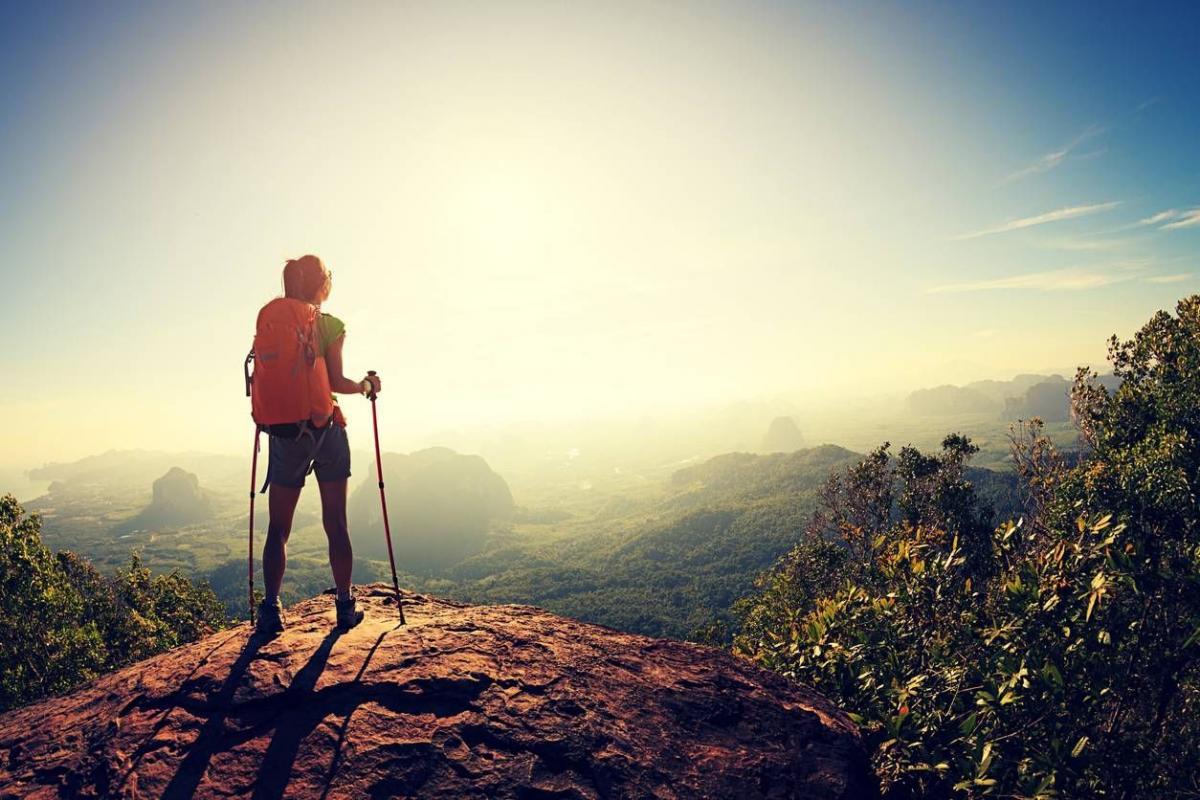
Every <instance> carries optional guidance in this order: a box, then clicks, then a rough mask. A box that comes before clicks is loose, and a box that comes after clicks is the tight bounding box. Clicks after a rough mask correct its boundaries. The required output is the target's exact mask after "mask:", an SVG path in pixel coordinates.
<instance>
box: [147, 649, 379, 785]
mask: <svg viewBox="0 0 1200 800" xmlns="http://www.w3.org/2000/svg"><path fill="white" fill-rule="evenodd" d="M390 630H391V629H389V630H385V631H383V632H382V633H380V634H379V638H378V639H376V640H375V643H374V645H372V646H371V649H370V651H369V652H368V653H367V656H366V658H364V659H363V663H362V666H361V667H360V668H359V670H358V674H357V675H355V677H354V681H353V683H358V682H359V681H360V680H361V679H362V676H363V674H364V673H365V672H366V670H367V666H368V665H369V664H370V662H371V658H372V657H373V656H374V655H375V651H376V650H378V649H379V645H380V644H381V643H382V642H383V639H384V637H385V636H387V634H388V633H389V632H390ZM341 635H342V631H340V630H338V629H336V628H335V629H333V630H332V631H330V632H329V634H328V635H327V636H326V637H325V638H324V639H322V640H321V644H320V645H319V646H318V647H317V649H316V650H315V651H314V652H313V654H312V655H311V656H310V657H309V659H308V661H307V662H306V663H305V664H304V666H303V667H301V668H300V671H299V672H297V673H296V676H295V677H294V678H293V679H292V682H291V684H290V685H289V686H288V688H287V689H285V690H284V691H283V692H282V693H281V694H279V695H275V696H274V697H272V698H269V699H266V700H265V701H264V700H260V701H258V702H257V703H255V702H254V701H251V702H250V703H249V704H247V705H253V706H255V708H253V709H251V710H250V714H251V715H253V716H258V715H260V714H261V715H262V716H264V717H266V718H265V719H264V720H263V721H262V722H261V723H258V724H253V723H252V724H249V725H247V726H239V727H237V728H234V729H230V728H228V727H227V726H226V724H225V722H226V719H227V718H228V717H229V716H230V714H231V713H235V714H236V713H238V712H237V711H235V710H234V708H233V700H234V696H235V694H236V693H237V688H238V686H239V685H240V684H241V681H242V678H243V677H244V675H245V674H246V670H247V668H248V667H249V666H250V663H251V662H252V661H254V659H255V657H256V656H257V655H258V650H259V648H260V647H261V646H262V644H263V640H262V639H260V638H259V637H258V636H251V637H250V639H249V640H248V641H247V642H246V646H245V648H244V649H243V650H242V652H241V654H240V655H239V656H238V658H237V661H235V662H234V663H233V666H232V667H231V668H230V670H229V675H228V676H227V677H226V678H225V682H224V683H223V684H222V685H221V689H220V690H219V691H218V692H217V694H216V695H215V696H214V697H213V698H212V700H211V701H210V703H209V706H210V708H211V709H212V711H211V713H210V714H209V716H208V718H207V719H206V720H205V723H204V727H203V728H201V730H200V733H199V734H198V735H197V736H196V738H195V740H194V741H193V742H192V744H191V746H190V747H189V748H188V751H187V754H186V755H185V756H184V758H183V761H182V762H181V763H180V764H179V767H178V769H176V771H175V774H174V776H172V778H171V781H170V783H169V784H167V788H166V789H165V790H164V791H163V794H162V797H163V798H164V800H189V799H190V798H191V797H192V796H193V795H194V794H195V792H196V789H197V787H198V786H199V785H200V782H201V781H202V780H203V779H204V774H205V772H206V771H207V770H208V767H209V765H210V764H211V762H212V759H213V756H215V755H216V754H217V753H219V752H224V751H227V750H231V749H233V748H235V747H237V746H238V745H241V744H244V743H245V742H248V741H250V740H252V739H255V738H257V737H259V736H261V735H262V734H263V732H264V729H268V730H269V729H273V730H274V734H273V735H272V737H271V742H270V744H268V745H267V751H266V753H265V754H264V755H263V760H262V764H261V765H260V767H259V770H258V777H257V779H256V781H255V788H254V797H255V798H271V799H272V800H274V799H275V798H282V797H283V796H284V791H285V790H286V789H287V785H288V781H289V780H290V778H291V773H292V767H293V765H294V764H295V762H296V756H297V754H298V753H299V750H300V745H301V743H302V742H303V741H304V739H305V738H306V737H307V736H308V735H309V734H310V733H312V731H313V730H315V729H316V727H317V726H318V725H320V724H321V721H322V720H324V719H325V718H326V717H327V716H328V714H329V713H330V712H331V711H337V712H341V713H343V714H344V719H343V721H342V726H341V730H340V732H339V736H338V742H337V746H336V748H335V750H334V754H333V758H332V760H331V762H330V766H329V771H328V772H327V773H326V775H325V789H324V791H325V793H328V791H329V786H330V784H331V783H332V781H333V778H334V776H335V774H336V772H337V767H338V765H339V762H340V760H341V750H342V745H343V743H344V740H345V733H346V727H347V726H348V725H349V722H350V716H351V715H352V714H353V713H354V710H355V708H356V707H357V706H358V705H359V704H361V703H362V702H363V701H364V700H365V699H367V698H365V697H362V696H358V695H355V693H353V692H345V691H342V690H341V687H326V688H325V689H322V690H321V691H320V692H316V691H314V689H315V687H316V685H317V681H318V679H319V678H320V677H321V673H322V672H323V671H324V670H325V665H326V663H327V662H328V661H329V654H330V652H331V651H332V650H333V645H334V642H336V641H337V640H338V639H339V638H340V637H341ZM325 692H330V693H331V697H330V698H327V700H326V701H321V700H318V699H317V696H318V695H322V694H324V693H325ZM247 721H249V720H247Z"/></svg>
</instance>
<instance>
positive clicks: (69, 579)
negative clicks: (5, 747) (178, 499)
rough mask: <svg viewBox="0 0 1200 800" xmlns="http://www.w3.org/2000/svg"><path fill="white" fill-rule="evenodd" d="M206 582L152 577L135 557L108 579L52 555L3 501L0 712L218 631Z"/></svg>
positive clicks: (82, 563)
mask: <svg viewBox="0 0 1200 800" xmlns="http://www.w3.org/2000/svg"><path fill="white" fill-rule="evenodd" d="M227 624H228V620H227V619H226V616H225V611H224V606H223V605H222V604H221V603H220V601H219V600H218V599H217V597H216V595H214V594H213V592H212V590H211V589H210V588H209V587H208V585H207V584H200V585H197V584H194V583H192V582H191V581H189V580H188V579H187V578H185V577H182V576H181V575H179V574H177V573H174V572H172V573H170V574H166V575H151V574H150V571H149V570H148V569H146V568H145V567H143V566H142V564H141V560H140V559H139V557H138V555H137V553H133V554H132V555H131V556H130V561H129V566H128V567H127V568H125V569H122V570H120V571H118V572H117V574H116V575H114V576H105V575H102V574H100V573H99V572H98V571H97V570H96V569H95V567H93V566H92V565H91V564H90V563H89V562H87V561H86V560H84V559H83V558H80V557H79V556H78V555H76V554H74V553H71V552H67V551H64V552H60V553H52V552H51V551H50V550H49V549H48V548H47V547H46V546H45V545H44V544H42V539H41V522H40V520H39V518H38V517H37V516H36V515H33V516H27V515H26V514H25V512H24V510H23V509H22V508H21V506H20V505H19V504H18V503H17V501H16V499H14V498H13V497H12V496H11V495H7V496H5V497H3V498H0V631H3V632H4V633H3V635H0V711H5V710H7V709H9V708H12V707H14V706H18V705H22V704H24V703H29V702H31V701H33V700H37V699H38V698H41V697H44V696H46V695H50V694H57V693H60V692H65V691H67V690H69V689H71V688H73V687H75V686H77V685H79V684H80V683H82V682H84V681H87V680H90V679H91V678H94V677H96V676H97V675H101V674H103V673H105V672H109V671H111V670H114V669H117V668H119V667H123V666H125V665H127V664H131V663H133V662H135V661H139V660H141V659H143V658H146V657H148V656H151V655H154V654H155V653H160V652H162V651H164V650H168V649H170V648H172V647H176V646H178V645H180V644H183V643H185V642H190V641H194V640H196V639H198V638H200V637H201V636H204V635H207V634H208V633H211V632H212V631H214V630H218V629H220V628H223V627H225V626H226V625H227Z"/></svg>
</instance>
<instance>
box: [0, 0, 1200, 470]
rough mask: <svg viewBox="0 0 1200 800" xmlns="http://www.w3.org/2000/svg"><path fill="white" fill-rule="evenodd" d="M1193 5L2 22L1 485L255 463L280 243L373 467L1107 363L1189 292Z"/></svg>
mask: <svg viewBox="0 0 1200 800" xmlns="http://www.w3.org/2000/svg"><path fill="white" fill-rule="evenodd" d="M168 6H169V7H168ZM1198 14H1200V12H1198V11H1197V10H1196V6H1195V5H1183V4H1181V5H1179V6H1178V7H1176V8H1174V9H1172V8H1171V7H1170V6H1169V5H1167V4H1156V5H1155V6H1153V7H1143V6H1142V5H1140V4H1129V3H1119V4H1112V5H1109V4H1097V3H1093V2H1089V3H1086V4H1078V5H1072V4H1067V3H1054V4H1045V3H1029V4H1014V3H978V4H963V3H946V4H928V3H907V2H906V3H895V4H890V5H883V4H859V3H846V4H837V5H836V7H835V4H825V5H823V6H817V7H813V6H808V5H804V4H782V3H781V4H773V3H772V4H747V3H738V4H733V3H731V4H728V5H710V4H700V3H687V4H685V3H662V4H653V3H647V2H638V3H631V4H627V5H626V4H621V3H592V4H585V3H581V2H580V3H574V2H566V3H550V2H546V3H536V4H528V5H526V4H508V3H473V4H463V5H459V4H454V3H448V2H436V3H418V4H412V5H401V4H399V3H386V4H382V3H381V4H378V5H376V4H352V3H321V4H313V5H305V4H299V3H258V4H246V3H229V4H226V3H217V2H205V3H188V4H183V3H176V4H152V3H128V4H127V3H119V2H106V3H84V2H79V3H56V2H46V3H27V4H22V5H20V6H18V5H17V4H9V5H7V6H6V7H5V10H4V19H3V24H2V25H0V175H2V176H3V180H2V182H0V268H2V269H3V278H4V290H3V292H2V293H0V319H3V325H4V331H5V333H6V336H5V341H6V343H7V346H6V347H5V348H4V349H3V355H2V356H0V358H2V359H3V361H2V362H0V363H2V366H3V370H4V375H5V376H6V379H7V383H8V390H7V391H6V392H5V393H4V396H3V399H2V400H0V414H2V415H3V417H4V418H5V419H7V420H8V421H9V424H8V426H7V428H8V430H7V432H6V434H5V436H4V444H3V449H2V455H0V464H6V465H24V466H32V465H36V464H40V463H41V462H43V461H46V460H51V459H62V458H73V457H79V456H82V455H86V454H88V453H92V452H96V451H98V450H102V449H106V448H108V447H135V446H144V447H163V448H169V449H174V448H203V449H211V450H228V449H235V448H236V449H239V450H240V449H246V448H245V447H244V446H243V445H248V442H249V438H250V436H251V433H252V428H251V423H250V420H249V415H248V402H247V400H246V398H245V397H244V395H243V392H242V388H243V387H242V379H241V361H242V359H243V357H244V355H245V353H246V350H247V349H248V347H249V343H250V338H251V335H252V333H253V323H254V315H255V312H256V310H257V308H258V307H259V306H260V305H261V304H262V303H263V302H265V301H266V300H267V299H269V298H270V297H271V296H272V295H273V294H275V293H277V292H278V290H279V270H280V269H281V268H282V265H283V262H284V260H285V259H286V258H288V257H293V256H298V255H301V254H303V253H306V252H314V253H317V254H319V255H321V256H322V257H323V258H324V259H325V260H326V262H327V264H328V265H329V266H330V267H331V268H332V269H333V271H334V290H333V295H332V297H331V299H330V302H329V303H328V304H327V310H329V311H331V312H333V313H335V314H337V315H339V316H341V317H342V318H343V319H345V321H346V323H347V327H348V335H347V340H346V341H347V343H346V358H347V363H348V369H349V371H350V372H351V374H353V375H358V374H361V373H362V372H363V371H364V370H365V369H367V368H374V369H377V370H379V372H380V373H381V375H383V377H384V380H385V384H386V386H385V392H384V395H383V397H382V398H381V400H380V403H381V413H383V408H384V405H385V404H386V414H387V417H386V420H387V425H388V426H389V427H387V428H386V429H385V440H386V441H391V442H392V443H393V444H395V443H399V442H402V441H404V440H405V438H406V437H409V436H412V435H415V434H416V433H417V432H426V431H430V430H436V429H439V428H447V427H449V428H453V427H471V426H476V425H480V424H487V423H503V422H505V421H510V420H518V419H519V420H531V419H532V420H537V419H551V418H552V419H564V418H573V417H585V416H588V415H592V414H616V413H623V412H626V411H642V410H646V409H661V408H669V407H672V406H695V405H698V404H702V403H708V402H713V401H721V400H724V399H733V398H738V397H746V396H762V395H773V394H779V393H789V392H794V393H799V392H813V393H818V394H826V395H827V394H830V393H835V392H839V391H855V392H867V391H882V390H894V389H898V388H901V387H914V386H921V385H931V384H934V383H938V382H946V381H953V382H963V381H966V380H971V379H975V378H979V377H991V376H995V377H1006V376H1009V375H1011V374H1012V373H1013V372H1016V371H1020V370H1028V369H1040V368H1045V367H1048V366H1055V367H1062V366H1069V365H1071V364H1075V363H1079V362H1096V361H1099V360H1101V359H1102V357H1103V353H1104V339H1105V337H1106V336H1107V335H1108V334H1110V333H1113V332H1117V333H1121V334H1128V333H1130V332H1132V330H1133V329H1134V328H1135V326H1136V325H1137V324H1138V323H1140V322H1141V321H1143V320H1144V319H1145V318H1147V317H1148V316H1149V315H1150V314H1151V313H1152V312H1153V311H1154V310H1156V309H1159V308H1168V307H1171V306H1172V305H1173V303H1174V301H1175V300H1176V299H1177V298H1179V297H1181V296H1183V295H1185V294H1188V293H1191V292H1193V291H1195V290H1196V289H1197V286H1198V282H1197V277H1196V273H1197V271H1198V270H1200V250H1198V248H1200V148H1198V147H1197V142H1200V56H1198V55H1197V53H1198V52H1200V20H1198V16H1197V15H1198ZM345 402H346V404H347V406H348V408H349V411H350V417H351V426H352V437H353V441H354V444H355V446H362V447H365V446H367V445H368V442H369V439H368V438H367V437H368V436H369V416H368V415H367V414H366V408H365V404H363V403H362V401H359V400H357V399H355V398H349V399H348V400H346V401H345ZM243 440H245V441H243Z"/></svg>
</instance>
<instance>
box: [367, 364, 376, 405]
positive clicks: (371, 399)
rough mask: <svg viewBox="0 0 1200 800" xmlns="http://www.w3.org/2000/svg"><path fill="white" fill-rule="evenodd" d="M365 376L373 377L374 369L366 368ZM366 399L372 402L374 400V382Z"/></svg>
mask: <svg viewBox="0 0 1200 800" xmlns="http://www.w3.org/2000/svg"><path fill="white" fill-rule="evenodd" d="M367 377H368V378H374V377H375V370H373V369H369V370H367ZM367 399H368V400H370V401H371V402H372V403H374V402H375V384H374V383H372V384H371V393H370V394H368V395H367Z"/></svg>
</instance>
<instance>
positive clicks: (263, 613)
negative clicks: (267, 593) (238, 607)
mask: <svg viewBox="0 0 1200 800" xmlns="http://www.w3.org/2000/svg"><path fill="white" fill-rule="evenodd" d="M254 632H255V633H259V634H262V635H263V636H278V635H279V634H280V633H283V604H282V603H280V602H279V601H278V600H276V601H275V602H274V603H268V602H267V601H266V600H263V601H262V602H261V603H259V604H258V620H257V621H256V622H255V624H254Z"/></svg>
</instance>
